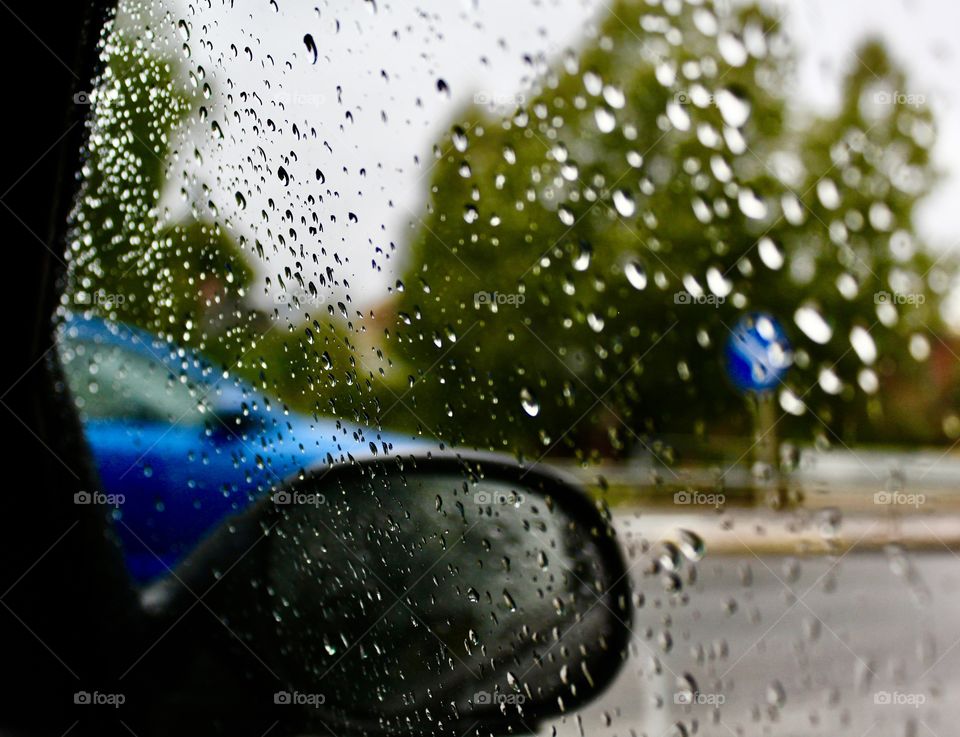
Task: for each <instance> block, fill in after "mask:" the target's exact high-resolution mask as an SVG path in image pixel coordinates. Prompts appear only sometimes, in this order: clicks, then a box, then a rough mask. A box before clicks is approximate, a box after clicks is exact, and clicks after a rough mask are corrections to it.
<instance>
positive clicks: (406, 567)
mask: <svg viewBox="0 0 960 737" xmlns="http://www.w3.org/2000/svg"><path fill="white" fill-rule="evenodd" d="M501 463H502V464H503V465H501ZM263 506H264V517H265V518H264V520H263V524H264V525H266V526H267V528H268V529H269V530H270V534H269V536H268V537H269V539H270V543H269V545H268V550H269V552H268V554H267V555H266V560H267V564H266V573H265V578H266V580H265V581H262V582H261V581H257V582H256V584H255V585H256V586H257V587H258V588H259V587H260V586H261V585H263V587H264V588H265V589H266V593H267V598H266V600H265V601H267V602H268V604H267V605H265V606H268V607H269V612H261V615H262V616H261V617H260V619H259V622H260V623H261V624H262V623H267V625H268V627H269V628H270V629H271V630H272V632H271V634H270V636H271V637H275V638H276V646H277V648H278V650H277V653H278V658H277V662H278V664H279V666H278V667H279V669H280V670H282V672H281V673H280V676H281V678H283V679H284V680H286V681H288V682H289V684H290V687H291V689H292V690H290V691H288V692H286V694H287V695H288V697H289V699H290V700H291V701H298V702H300V703H302V704H304V705H305V706H310V705H311V704H317V705H321V704H322V705H323V708H322V709H320V710H319V711H316V712H314V713H315V714H316V715H317V716H318V718H322V719H323V721H325V722H327V723H336V722H339V723H342V724H350V725H353V726H354V727H356V726H358V725H363V724H368V725H370V726H371V727H372V726H373V725H379V728H380V729H385V730H386V731H387V732H388V733H398V734H399V733H408V732H406V730H408V729H409V728H417V727H419V729H421V730H424V731H430V732H431V733H434V734H435V733H436V732H437V730H438V729H439V730H440V731H442V732H446V731H447V730H453V731H456V732H458V733H460V732H463V731H464V729H468V728H470V725H471V724H473V725H477V724H480V725H483V724H494V723H496V724H499V725H500V726H501V729H500V730H499V731H501V732H502V729H503V725H513V726H514V727H515V728H517V729H521V730H523V731H526V729H524V728H529V729H532V728H533V725H534V724H535V720H536V719H537V718H539V717H541V716H543V715H545V714H548V713H551V714H556V713H562V712H564V711H566V710H567V709H570V708H572V707H573V706H575V705H577V704H579V703H582V702H584V701H586V700H588V699H590V698H592V697H593V696H595V695H596V694H597V693H598V692H599V691H600V690H602V688H603V687H604V686H605V685H606V684H607V683H608V682H609V681H610V680H611V678H612V675H613V673H614V672H615V671H616V670H617V668H618V663H619V661H620V660H621V659H622V657H623V655H624V649H625V645H626V639H627V632H628V630H627V627H628V625H629V621H628V620H629V606H630V603H629V599H628V594H627V591H626V586H627V583H626V570H625V567H624V565H623V562H622V559H621V558H620V555H619V553H618V552H617V549H616V547H615V543H614V541H613V538H612V530H611V528H610V527H609V526H608V524H607V522H606V521H605V520H604V518H603V516H602V515H601V514H600V513H599V512H598V511H597V509H596V507H595V506H594V505H593V502H591V501H590V500H589V499H588V498H587V497H586V496H583V495H581V493H580V492H579V491H577V490H576V489H575V488H573V487H570V486H566V485H565V484H563V482H561V481H559V480H558V479H556V478H554V477H552V476H546V475H541V474H540V473H539V472H534V471H525V470H524V469H523V468H522V467H520V466H518V465H516V464H513V465H511V464H509V463H504V462H502V461H487V462H484V463H481V464H477V465H475V466H473V467H472V468H471V467H469V466H468V465H467V464H464V463H463V462H462V461H460V460H457V459H453V458H431V459H426V458H423V459H420V460H419V461H410V462H405V463H403V462H401V463H398V462H397V461H382V462H381V461H368V462H365V463H358V464H356V465H353V466H349V467H342V468H339V469H334V470H333V471H319V472H317V473H316V474H313V475H308V476H307V477H306V478H304V479H302V480H299V481H297V482H295V483H293V484H292V485H288V486H286V487H284V488H283V489H281V490H279V491H276V492H274V494H273V495H272V498H271V499H270V500H269V503H268V504H264V505H263ZM280 698H283V695H282V694H281V697H280ZM306 713H310V711H309V710H308V711H307V712H306ZM368 728H369V727H368Z"/></svg>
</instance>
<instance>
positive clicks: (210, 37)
mask: <svg viewBox="0 0 960 737" xmlns="http://www.w3.org/2000/svg"><path fill="white" fill-rule="evenodd" d="M177 1H178V2H181V3H183V5H182V6H181V7H182V8H184V10H183V11H181V12H180V13H177V14H176V15H177V17H186V18H187V19H188V20H189V24H190V26H191V28H192V30H191V31H190V38H189V40H188V42H187V43H188V44H189V46H190V50H191V54H192V59H193V61H194V62H195V63H196V64H200V65H202V66H203V67H204V68H205V69H206V70H207V75H208V79H210V81H211V82H212V83H213V88H214V90H215V91H216V93H217V94H220V95H225V94H232V95H233V98H234V101H233V105H232V107H233V108H234V109H237V110H240V111H241V116H240V119H239V120H237V119H230V120H229V121H228V122H227V123H226V124H225V125H224V134H225V139H224V140H223V141H222V142H221V144H220V145H219V146H218V147H216V148H213V149H210V150H207V151H204V160H203V165H202V167H200V168H199V169H197V170H195V173H196V174H197V175H198V177H199V178H200V179H202V180H203V181H205V182H206V183H207V184H209V185H210V186H211V189H212V192H213V196H214V197H220V198H222V200H221V201H218V202H217V205H218V207H219V208H220V211H221V215H222V216H223V215H225V216H227V217H230V218H231V220H232V221H233V223H235V225H236V227H237V228H238V230H240V231H242V232H245V233H247V234H248V235H254V234H255V237H258V238H259V239H260V240H261V241H262V242H263V243H264V244H265V245H269V244H274V243H276V242H277V239H276V237H275V235H276V234H277V233H284V232H285V231H286V230H287V229H288V228H289V227H294V228H296V230H297V233H298V235H299V236H300V238H301V240H307V242H308V243H309V242H310V241H309V240H308V238H307V236H306V232H305V226H303V225H301V224H300V223H299V222H298V221H299V217H300V216H301V215H302V214H305V213H313V212H316V213H318V215H319V216H320V217H321V221H322V224H323V233H322V235H321V236H320V238H321V241H322V245H323V246H324V247H325V249H326V254H325V255H324V254H320V257H319V258H320V260H319V265H320V269H323V268H325V267H326V266H327V265H331V266H333V267H334V268H335V270H336V272H337V274H339V275H346V276H347V278H348V279H349V281H350V283H351V288H350V289H349V293H350V295H351V297H352V299H353V301H354V304H355V305H356V306H357V307H363V306H369V305H372V304H375V303H377V302H379V301H380V300H381V299H382V298H383V297H384V296H385V295H386V293H387V291H386V290H387V288H388V287H389V286H391V285H392V284H393V283H394V281H395V279H396V276H397V271H398V268H399V266H400V264H401V259H402V254H401V253H400V251H401V250H402V248H403V246H404V244H405V242H406V238H407V232H408V227H409V224H410V222H411V220H412V218H413V217H414V215H415V214H420V213H422V211H423V198H424V196H425V186H426V182H427V181H428V178H429V170H428V167H429V164H430V159H431V156H430V150H431V147H432V145H433V143H434V142H435V141H436V139H437V137H438V135H439V134H440V133H441V132H442V131H443V130H445V129H446V128H447V127H448V126H449V125H450V123H451V122H452V120H453V116H454V114H455V113H456V111H457V110H458V109H460V108H461V107H462V106H463V105H465V104H466V103H467V102H469V101H470V100H472V99H473V96H474V95H475V94H476V93H477V92H478V91H483V92H485V93H487V94H489V95H493V96H496V95H510V94H513V93H516V92H517V91H518V90H521V89H523V88H524V86H525V85H526V84H527V83H528V81H529V80H530V79H531V78H532V77H533V76H535V75H536V73H537V71H538V70H537V69H535V68H534V67H532V66H530V65H529V64H528V63H526V62H525V61H524V56H525V55H526V56H530V57H533V58H538V57H543V56H544V55H545V56H547V57H549V58H556V56H557V54H558V52H559V51H561V50H562V49H564V48H568V47H574V46H576V45H577V42H578V40H579V39H581V38H582V36H583V33H584V28H585V25H586V24H587V23H589V22H590V19H591V18H594V17H596V16H597V14H598V13H602V12H604V10H605V9H604V4H603V3H602V2H599V0H417V1H416V2H414V1H413V0H394V1H392V2H388V1H386V0H376V2H375V3H373V2H370V0H363V1H361V0H328V1H327V2H323V3H321V4H319V5H314V4H313V3H306V2H294V1H293V0H276V1H277V3H278V5H279V6H278V7H275V6H273V5H272V4H271V3H270V2H269V1H268V0H263V1H260V2H256V3H253V2H250V1H249V0H236V2H235V7H234V8H233V9H232V10H231V11H230V12H224V11H223V10H222V9H219V8H218V9H206V8H201V7H200V4H199V3H188V2H187V0H177ZM374 7H375V8H376V9H375V10H374ZM772 7H774V8H776V10H775V11H774V12H776V13H777V14H782V15H783V17H784V21H785V23H786V28H787V30H788V32H789V34H790V36H791V37H792V39H793V41H794V43H795V45H796V47H797V49H798V51H799V52H800V53H799V59H800V67H799V70H798V78H797V85H796V89H795V90H794V91H793V92H792V94H791V100H792V103H793V104H795V105H796V106H798V107H800V108H808V109H814V110H818V111H829V110H831V109H832V108H833V107H834V106H835V105H836V104H837V102H838V89H839V88H838V79H839V74H840V72H841V71H842V70H843V69H845V68H846V67H847V66H848V65H849V64H851V63H854V62H855V61H856V60H855V58H854V57H853V56H852V50H853V48H854V47H855V45H856V44H857V43H858V42H859V41H860V40H862V39H863V38H864V37H865V36H867V35H870V34H873V35H879V36H881V37H883V38H884V39H885V40H886V41H887V42H888V44H889V45H890V47H891V48H892V49H893V51H894V54H895V55H896V57H897V58H898V59H899V61H900V62H901V63H902V64H903V65H905V66H906V68H907V70H908V73H909V77H910V79H911V82H910V89H909V90H902V92H904V93H909V94H922V95H925V96H926V98H927V100H928V102H929V103H930V104H931V105H933V108H934V110H935V114H936V117H937V120H938V122H939V142H938V145H937V149H936V160H937V162H938V163H939V165H940V166H941V167H942V168H943V169H944V172H945V175H946V176H945V179H944V181H943V183H942V184H941V185H940V187H939V189H938V191H937V192H936V193H935V195H934V196H933V197H931V198H930V200H929V202H928V203H927V204H926V205H925V206H924V208H923V209H922V211H921V213H920V214H921V217H920V222H919V227H920V230H921V234H922V235H923V236H924V237H925V239H926V240H927V242H929V243H930V244H931V245H933V246H935V247H938V248H956V247H960V207H957V202H958V197H960V111H958V107H957V106H958V100H960V61H958V57H957V49H956V44H955V43H953V42H952V41H951V34H955V33H956V30H957V29H958V28H960V3H956V2H955V0H793V1H791V0H784V1H781V2H777V3H773V4H772ZM204 26H206V29H204ZM306 33H310V34H311V36H312V37H313V39H315V41H316V45H317V47H318V57H317V61H316V63H313V54H312V53H311V52H310V51H309V50H308V48H307V46H306V44H305V43H304V41H303V37H304V35H305V34H306ZM182 41H183V39H182V38H179V37H178V38H177V39H176V42H175V46H179V44H180V43H181V42H182ZM201 42H204V43H201ZM206 42H209V43H206ZM231 45H234V46H236V51H234V50H233V49H232V48H231ZM245 47H249V51H247V50H246V48H245ZM439 79H442V80H444V82H445V83H446V85H447V86H448V87H449V90H450V92H449V95H447V94H444V93H442V92H439V91H438V89H437V81H438V80H439ZM244 92H246V93H252V92H256V93H257V94H258V95H259V97H260V100H259V101H257V100H254V99H246V100H245V99H244V98H243V93H244ZM277 102H284V103H285V104H286V113H284V112H282V111H280V110H279V109H277V108H276V107H275V105H276V103H277ZM245 108H254V109H256V110H257V111H258V112H259V114H260V119H261V122H265V120H266V118H270V117H272V118H273V120H274V121H275V122H276V123H277V125H278V126H280V127H279V128H278V129H277V130H276V131H273V130H262V131H260V132H257V133H255V132H254V130H253V125H254V119H253V118H252V117H248V116H245V115H243V114H242V111H243V110H244V109H245ZM348 111H349V113H350V116H351V117H350V118H349V119H348V117H347V113H348ZM382 113H386V115H387V116H388V120H387V121H386V122H384V121H383V120H382V119H381V114H382ZM285 118H289V119H290V120H291V121H293V120H295V121H297V122H298V127H299V130H300V133H301V138H300V139H299V140H298V138H297V137H296V136H295V135H294V133H293V131H292V129H291V126H289V125H286V126H284V125H283V124H282V121H283V120H284V119H285ZM311 127H312V128H313V129H315V130H316V137H315V138H314V137H312V136H311V135H310V129H311ZM259 147H262V151H261V150H260V148H259ZM415 157H420V163H419V164H417V163H415ZM281 165H282V166H283V168H284V169H285V171H286V172H287V173H288V174H289V175H290V177H291V179H290V182H289V184H283V183H281V177H280V175H279V173H278V169H279V167H280V166H281ZM255 166H256V167H259V169H257V170H255V169H254V167H255ZM317 169H320V170H321V171H322V172H323V176H324V177H325V183H323V184H321V183H320V182H318V181H317V178H316V175H315V172H316V170H317ZM362 169H365V173H364V172H362V171H361V170H362ZM261 175H262V176H263V177H264V178H265V182H261V181H260V180H259V177H260V176H261ZM251 188H252V189H253V190H254V194H253V196H252V197H249V196H247V194H246V193H247V191H248V190H249V189H251ZM237 190H240V191H243V192H244V194H245V197H247V200H248V201H247V203H246V208H245V209H243V210H240V209H239V207H238V205H237V202H236V200H235V198H234V192H235V191H237ZM258 190H259V191H258ZM311 196H313V197H319V196H322V197H323V198H324V202H323V204H322V205H320V204H317V205H312V206H311V205H309V204H308V198H309V197H311ZM271 198H272V199H273V200H274V203H275V204H274V206H273V207H271V205H270V204H269V202H270V200H271ZM287 209H290V210H291V212H293V213H294V216H295V218H294V222H293V223H291V222H285V223H284V222H282V214H283V212H284V211H285V210H287ZM262 211H267V212H268V214H269V217H268V220H267V221H266V222H265V221H264V220H263V219H262V216H261V212H262ZM351 214H353V215H355V216H356V219H355V220H354V219H353V218H351V216H350V215H351ZM333 218H335V221H336V222H333ZM267 227H270V228H272V231H273V234H274V237H270V236H268V233H267ZM289 240H290V239H289V237H288V241H289ZM390 242H393V243H395V244H396V245H397V249H398V252H397V253H396V254H394V255H393V256H391V257H389V258H388V257H386V256H385V255H384V254H383V251H387V252H388V253H389V246H388V244H389V243H390ZM314 245H316V244H314ZM318 251H319V246H316V248H314V250H313V251H311V253H310V254H307V256H309V257H310V258H312V255H313V254H314V253H316V252H318ZM334 254H337V255H338V256H339V258H340V260H341V261H342V262H343V264H342V265H338V264H336V263H335V257H334ZM268 255H269V252H268ZM298 260H300V261H301V262H303V263H304V264H305V265H306V266H307V272H312V271H314V270H315V269H316V267H314V266H312V265H310V264H309V260H308V259H307V258H303V257H301V256H299V255H291V254H289V253H285V252H283V251H280V252H278V253H276V254H274V255H272V256H270V264H269V266H270V268H269V271H270V272H273V273H276V272H277V271H278V270H280V269H282V268H283V266H293V265H294V264H295V263H296V262H297V261H298ZM374 263H375V264H376V268H374V267H373V266H372V264H374Z"/></svg>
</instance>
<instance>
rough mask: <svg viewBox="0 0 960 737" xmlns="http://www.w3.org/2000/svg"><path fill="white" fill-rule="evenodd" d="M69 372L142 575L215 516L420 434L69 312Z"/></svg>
mask: <svg viewBox="0 0 960 737" xmlns="http://www.w3.org/2000/svg"><path fill="white" fill-rule="evenodd" d="M58 349H59V352H60V356H61V361H62V363H63V365H64V371H65V374H66V377H67V383H68V385H69V387H70V389H71V391H72V393H73V395H74V398H75V400H76V401H77V404H78V409H79V412H80V416H81V420H82V422H83V431H84V435H85V437H86V440H87V443H88V445H89V449H90V451H91V454H92V456H93V460H94V462H95V464H96V468H97V470H98V472H99V478H100V482H101V484H102V488H101V489H97V490H95V491H94V490H91V491H90V492H88V493H87V495H86V496H85V497H83V498H82V499H80V500H79V501H81V502H94V503H95V502H100V503H106V504H111V505H113V506H114V510H113V517H114V520H115V528H116V532H117V534H118V536H119V539H120V544H121V547H122V549H123V553H124V557H125V560H126V563H127V566H128V569H129V571H130V573H131V575H132V577H133V578H134V579H135V580H136V581H137V582H140V583H146V582H149V581H150V580H151V579H153V578H155V577H156V576H158V575H160V574H163V573H165V572H166V571H167V570H168V568H172V567H173V566H175V565H176V563H177V562H178V561H179V560H181V559H182V558H183V557H184V556H185V555H186V554H188V553H189V552H190V551H191V550H192V549H193V548H194V547H195V546H196V544H197V543H198V542H199V541H200V540H201V539H203V537H204V536H205V535H206V534H207V533H209V532H210V531H211V530H212V529H213V528H215V527H216V526H217V525H218V523H220V522H221V521H222V520H223V519H224V518H225V517H227V516H229V515H231V514H233V513H236V512H238V511H240V510H242V509H243V508H244V507H246V506H248V505H249V504H250V503H252V502H253V501H254V500H256V499H257V498H259V497H261V496H263V495H265V494H267V493H269V492H270V490H271V489H272V488H275V487H276V485H277V484H278V483H279V482H280V481H282V480H283V479H285V478H287V477H289V476H291V475H293V474H295V473H297V472H299V471H301V470H303V469H307V468H310V467H314V466H318V465H325V464H331V463H337V462H344V461H348V460H349V459H350V457H351V456H359V455H370V454H371V452H377V453H396V452H399V451H401V450H402V449H405V448H415V447H418V446H419V447H422V446H423V445H427V444H426V443H424V442H423V441H416V440H411V438H410V437H405V436H401V435H396V434H388V433H381V432H378V431H376V430H370V429H367V428H351V429H348V428H347V427H345V426H344V424H343V423H341V422H340V421H337V420H331V419H323V418H321V419H314V418H312V417H308V416H305V415H303V414H299V413H296V412H292V411H286V410H284V409H283V408H282V405H281V404H280V403H279V402H278V401H276V400H273V399H271V398H270V397H268V396H267V395H265V394H263V393H262V392H259V391H257V390H256V389H254V388H253V387H252V386H250V385H249V384H247V383H246V382H244V381H242V380H240V379H237V378H236V377H234V376H232V375H230V374H228V373H226V372H224V371H222V370H221V369H217V368H215V367H214V366H213V365H212V364H211V363H210V362H209V361H207V360H205V359H204V358H203V357H202V356H200V355H199V354H197V353H196V352H193V351H190V350H188V349H184V348H182V347H179V346H176V345H172V344H170V343H168V342H167V341H165V340H162V339H160V338H159V337H157V336H155V335H152V334H150V333H147V332H145V331H142V330H139V329H136V328H133V327H131V326H129V325H125V324H121V323H112V322H107V321H104V320H101V319H98V318H87V317H80V316H76V315H71V316H69V317H68V318H67V319H66V320H65V321H64V322H63V324H62V325H61V326H60V328H59V331H58Z"/></svg>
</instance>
